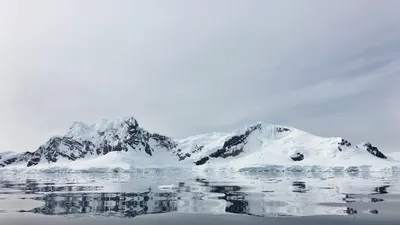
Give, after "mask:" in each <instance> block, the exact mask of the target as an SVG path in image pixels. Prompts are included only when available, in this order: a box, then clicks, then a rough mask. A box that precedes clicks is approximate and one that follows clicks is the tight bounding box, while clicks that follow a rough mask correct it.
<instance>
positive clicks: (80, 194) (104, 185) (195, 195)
mask: <svg viewBox="0 0 400 225" xmlns="http://www.w3.org/2000/svg"><path fill="white" fill-rule="evenodd" d="M74 176H79V175H74ZM86 176H89V178H90V175H86ZM102 176H109V175H96V177H92V178H90V179H87V178H88V177H86V178H85V179H77V180H78V182H68V181H65V180H63V179H58V180H57V179H52V180H53V181H51V182H49V181H48V179H47V178H40V177H36V178H34V179H32V178H29V179H25V180H21V179H20V180H13V179H7V177H6V178H2V179H1V180H0V210H2V211H6V212H7V208H6V207H5V206H4V205H3V206H2V204H1V201H2V199H10V198H11V197H9V196H11V194H12V195H16V196H17V199H27V200H34V201H39V202H42V203H43V205H42V206H40V207H33V208H32V209H29V210H17V211H19V212H30V213H38V214H44V215H74V216H78V215H93V216H114V217H125V218H133V217H136V216H140V215H146V214H158V213H168V212H186V213H210V214H216V213H217V214H226V213H228V214H229V213H232V214H245V215H251V216H261V217H264V216H308V215H354V214H359V213H363V212H365V213H370V214H378V213H381V212H382V211H381V210H377V209H376V208H377V206H379V204H385V201H386V198H385V196H386V195H391V196H390V198H391V199H392V200H393V199H397V200H395V202H397V203H396V204H397V206H400V198H399V197H398V196H399V195H398V194H399V193H400V192H399V190H400V185H399V184H400V183H399V182H398V179H397V177H395V178H393V177H392V178H390V179H389V178H388V179H382V178H376V179H365V178H354V177H352V178H348V177H342V178H337V177H328V178H323V179H321V178H312V177H311V178H310V177H270V176H268V175H264V176H260V175H257V176H250V175H248V176H247V175H246V176H245V175H241V177H240V178H241V179H240V182H238V179H237V178H234V177H231V178H226V177H225V178H223V179H221V180H219V179H210V178H191V177H179V176H175V177H173V178H174V179H171V177H169V178H166V177H165V176H164V175H163V176H157V174H152V175H149V177H143V176H142V177H137V176H136V177H133V176H132V175H124V176H125V177H122V178H121V177H119V175H113V176H114V177H111V178H110V177H106V178H105V179H104V178H102ZM100 178H101V179H100ZM371 180H372V181H371ZM137 186H140V188H139V189H140V190H138V191H136V190H135V189H137V188H136V187H137ZM31 195H33V196H31ZM393 196H395V197H393ZM354 203H362V204H363V207H365V208H366V209H365V210H364V209H361V210H360V209H357V208H355V206H354V205H352V204H354Z"/></svg>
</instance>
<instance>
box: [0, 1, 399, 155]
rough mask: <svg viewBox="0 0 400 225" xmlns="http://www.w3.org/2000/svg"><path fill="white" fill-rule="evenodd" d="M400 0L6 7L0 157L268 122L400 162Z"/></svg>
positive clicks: (0, 29)
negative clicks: (60, 144)
mask: <svg viewBox="0 0 400 225" xmlns="http://www.w3.org/2000/svg"><path fill="white" fill-rule="evenodd" d="M399 8H400V1H398V0H385V1H375V0H352V1H348V0H336V1H321V0H303V1H296V0H287V1H269V0H246V1H243V0H202V1H186V0H168V1H165V0H159V1H155V0H143V1H134V0H113V1H109V0H84V1H82V0H57V1H53V0H35V1H30V0H26V1H23V0H0V105H1V108H0V151H34V150H36V149H37V148H38V147H39V146H40V145H41V144H43V143H45V142H46V141H47V140H48V139H49V138H50V137H51V136H53V135H62V134H63V133H65V132H66V131H67V130H68V129H69V126H70V125H71V124H72V123H73V122H74V121H83V122H86V123H93V122H95V121H97V120H100V119H117V118H120V117H125V116H134V117H135V118H136V119H137V120H138V122H139V124H140V125H141V126H142V127H144V128H145V129H147V130H149V131H151V132H158V133H161V134H165V135H168V136H171V137H174V138H181V137H186V136H189V135H195V134H199V133H206V132H213V131H233V130H236V129H239V128H241V127H243V126H245V125H246V124H250V123H254V122H256V121H264V122H267V123H271V124H281V125H287V126H292V127H296V128H299V129H302V130H305V131H308V132H311V133H314V134H317V135H320V136H327V137H328V136H329V137H330V136H335V137H336V136H341V137H344V138H346V139H348V140H349V141H351V142H355V143H358V142H361V141H369V142H371V143H372V144H373V145H376V146H378V148H379V149H380V150H382V151H383V152H390V151H400V138H399V135H398V134H399V133H400V104H399V102H400V89H399V87H398V86H399V85H400V61H399V60H400V14H399V13H398V9H399Z"/></svg>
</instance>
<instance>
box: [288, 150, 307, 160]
mask: <svg viewBox="0 0 400 225" xmlns="http://www.w3.org/2000/svg"><path fill="white" fill-rule="evenodd" d="M290 158H291V159H292V160H293V161H302V160H303V159H304V155H303V154H301V153H300V152H297V153H296V154H293V155H292V156H290Z"/></svg>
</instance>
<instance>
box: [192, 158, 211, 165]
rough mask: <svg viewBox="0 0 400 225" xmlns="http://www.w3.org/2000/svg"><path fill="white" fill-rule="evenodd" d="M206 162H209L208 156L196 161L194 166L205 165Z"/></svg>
mask: <svg viewBox="0 0 400 225" xmlns="http://www.w3.org/2000/svg"><path fill="white" fill-rule="evenodd" d="M208 160H210V158H209V157H208V156H206V157H204V158H202V159H200V160H198V161H197V162H196V163H195V164H196V166H200V165H203V164H205V163H206V162H207V161H208Z"/></svg>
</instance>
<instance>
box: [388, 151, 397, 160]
mask: <svg viewBox="0 0 400 225" xmlns="http://www.w3.org/2000/svg"><path fill="white" fill-rule="evenodd" d="M388 156H389V157H391V158H392V159H394V160H397V161H400V152H391V153H389V154H388Z"/></svg>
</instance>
